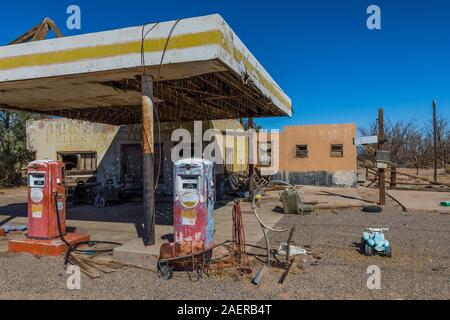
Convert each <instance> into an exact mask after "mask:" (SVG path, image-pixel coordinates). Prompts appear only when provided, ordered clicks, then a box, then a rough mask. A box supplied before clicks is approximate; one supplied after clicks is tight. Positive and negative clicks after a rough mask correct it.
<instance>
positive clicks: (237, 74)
mask: <svg viewBox="0 0 450 320" xmlns="http://www.w3.org/2000/svg"><path fill="white" fill-rule="evenodd" d="M144 31H146V33H149V34H150V35H151V36H149V38H148V39H147V38H145V37H144V38H142V37H141V32H142V34H143V33H144ZM161 62H162V63H161ZM144 66H145V67H144ZM142 74H147V75H149V76H151V77H152V78H153V79H155V82H154V101H155V104H156V106H157V108H158V113H159V116H160V120H161V121H164V122H172V121H192V120H218V119H236V118H246V117H269V116H286V115H287V116H290V115H291V114H292V108H291V102H290V99H289V98H288V97H287V96H286V95H285V94H284V92H283V91H282V90H281V89H280V88H279V86H278V85H277V84H276V83H275V82H274V81H273V79H272V78H271V77H270V75H269V74H268V73H267V72H266V71H265V69H264V68H263V67H262V66H261V65H260V64H259V62H258V61H257V60H256V59H255V58H254V57H253V55H251V53H250V52H249V51H248V49H247V48H246V47H245V46H244V45H243V44H242V42H240V40H239V38H237V36H236V35H235V34H234V33H233V32H232V30H231V29H230V28H229V27H228V25H226V23H225V22H224V21H223V19H222V18H221V17H220V16H218V15H212V16H206V17H200V18H192V19H186V20H182V21H178V22H167V23H161V24H154V25H151V26H143V27H136V28H127V29H120V30H113V31H108V32H102V33H96V34H87V35H82V36H77V37H67V38H59V39H51V40H44V41H39V42H34V43H26V44H18V45H12V46H6V47H0V108H5V109H12V110H26V111H31V112H38V113H42V114H47V115H52V116H61V117H67V118H72V119H80V120H89V121H93V122H100V123H108V124H114V125H123V124H133V123H140V122H141V119H142V111H141V76H142Z"/></svg>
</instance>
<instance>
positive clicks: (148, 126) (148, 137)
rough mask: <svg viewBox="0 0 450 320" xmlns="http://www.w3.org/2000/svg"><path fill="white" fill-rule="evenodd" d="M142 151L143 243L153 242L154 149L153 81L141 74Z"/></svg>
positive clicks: (150, 243) (152, 243)
mask: <svg viewBox="0 0 450 320" xmlns="http://www.w3.org/2000/svg"><path fill="white" fill-rule="evenodd" d="M141 85H142V152H143V159H142V160H143V180H144V181H143V205H144V244H145V246H152V245H154V244H155V240H156V237H155V221H156V219H155V177H154V165H155V151H154V150H155V149H154V139H153V112H154V110H153V82H152V80H151V78H150V77H148V76H145V75H144V76H142V81H141Z"/></svg>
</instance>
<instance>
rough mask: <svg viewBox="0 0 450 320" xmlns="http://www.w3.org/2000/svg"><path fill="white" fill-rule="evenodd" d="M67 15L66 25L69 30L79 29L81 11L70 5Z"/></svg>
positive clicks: (77, 7)
mask: <svg viewBox="0 0 450 320" xmlns="http://www.w3.org/2000/svg"><path fill="white" fill-rule="evenodd" d="M66 13H67V14H69V15H70V16H69V17H68V18H67V21H66V25H67V29H69V30H80V29H81V9H80V7H79V6H77V5H74V4H72V5H70V6H68V7H67V11H66Z"/></svg>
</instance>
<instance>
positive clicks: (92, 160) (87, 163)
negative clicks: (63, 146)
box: [58, 152, 97, 174]
mask: <svg viewBox="0 0 450 320" xmlns="http://www.w3.org/2000/svg"><path fill="white" fill-rule="evenodd" d="M58 160H60V161H63V162H64V164H65V171H66V173H67V174H74V173H93V172H94V171H95V170H97V153H96V152H58Z"/></svg>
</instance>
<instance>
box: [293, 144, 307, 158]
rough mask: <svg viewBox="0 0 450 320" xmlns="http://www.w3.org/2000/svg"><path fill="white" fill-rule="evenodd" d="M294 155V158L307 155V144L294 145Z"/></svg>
mask: <svg viewBox="0 0 450 320" xmlns="http://www.w3.org/2000/svg"><path fill="white" fill-rule="evenodd" d="M294 156H295V157H296V158H307V157H308V156H309V150H308V145H307V144H298V145H296V146H295V150H294Z"/></svg>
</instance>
